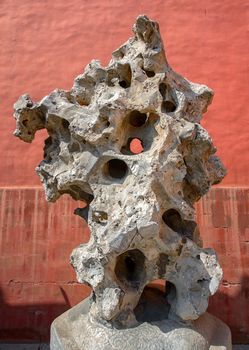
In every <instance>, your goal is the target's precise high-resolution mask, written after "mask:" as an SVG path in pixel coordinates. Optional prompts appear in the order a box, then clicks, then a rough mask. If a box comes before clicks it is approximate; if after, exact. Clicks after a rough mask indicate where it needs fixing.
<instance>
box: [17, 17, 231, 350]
mask: <svg viewBox="0 0 249 350" xmlns="http://www.w3.org/2000/svg"><path fill="white" fill-rule="evenodd" d="M133 31H134V34H135V35H134V37H132V38H131V39H129V40H128V41H127V42H126V43H125V44H124V45H122V46H121V47H120V48H119V49H117V50H116V51H115V52H114V53H113V57H112V60H111V61H110V63H109V65H108V66H107V67H102V66H101V64H100V62H99V61H92V62H91V63H90V64H89V65H88V66H87V67H86V68H85V71H84V73H83V74H81V75H79V76H78V77H77V78H76V79H75V82H74V85H73V87H72V89H71V90H70V91H63V90H55V91H53V92H52V93H51V94H50V95H48V96H46V97H45V98H44V99H42V100H41V101H40V102H38V103H34V102H33V101H32V100H31V99H30V97H29V96H28V95H23V96H21V97H20V99H19V100H18V101H17V103H16V104H15V106H14V107H15V118H16V122H17V127H16V131H15V135H16V136H18V137H19V138H21V139H22V140H23V141H26V142H31V141H32V140H33V138H34V135H35V132H36V131H37V130H39V129H42V128H46V129H47V131H48V134H49V137H48V138H47V140H46V141H45V147H44V160H43V161H42V162H41V163H40V165H39V166H38V167H37V173H38V174H39V176H40V178H41V181H42V183H43V185H44V188H45V192H46V198H47V200H49V201H55V200H57V199H58V198H59V197H60V196H61V195H62V194H65V193H68V194H70V195H71V196H72V198H74V199H75V200H82V201H84V202H86V204H87V207H86V208H84V209H83V208H78V209H76V210H75V213H76V214H78V215H80V216H82V217H83V218H84V219H86V220H88V224H89V227H90V230H91V239H90V241H89V242H88V243H87V244H85V245H80V246H79V247H78V248H76V249H75V250H74V251H73V253H72V255H71V264H72V265H73V267H74V268H75V270H76V274H77V278H78V281H79V282H80V283H86V284H88V285H90V286H91V287H92V288H93V297H92V301H91V307H90V311H89V318H90V319H91V320H92V322H93V323H94V324H99V326H98V327H116V328H129V327H132V326H135V325H138V324H139V321H138V319H137V317H136V314H135V313H134V310H135V308H136V307H137V305H138V304H139V300H140V298H141V294H142V292H143V290H144V288H145V286H146V285H147V284H148V283H150V282H151V281H153V280H155V279H163V280H166V281H167V288H166V297H165V302H166V300H167V302H168V307H169V311H168V312H167V314H165V319H167V320H172V322H175V321H176V320H177V322H178V321H179V320H181V321H191V320H196V319H197V318H198V317H199V316H200V315H202V314H203V313H204V312H205V311H206V309H207V306H208V298H209V296H210V295H212V294H214V293H215V292H216V290H217V289H218V286H219V283H220V281H221V278H222V270H221V268H220V265H219V263H218V261H217V257H216V254H215V252H214V251H213V250H212V249H210V248H205V249H204V248H202V244H201V239H200V236H199V232H198V227H197V224H196V222H195V210H194V203H195V202H196V201H197V200H198V199H199V198H200V197H201V196H203V195H204V194H205V193H206V192H207V191H208V190H209V188H210V187H211V185H212V184H216V183H218V182H220V181H221V179H222V178H223V177H224V175H225V169H224V167H223V165H222V164H221V162H220V161H219V159H218V158H217V157H216V156H215V155H214V153H215V151H216V150H215V148H214V146H213V143H212V140H211V138H210V136H209V135H208V133H207V131H206V130H205V129H204V128H203V127H202V126H201V125H200V120H201V117H202V114H203V113H204V112H205V111H206V110H207V107H208V105H209V104H210V103H211V100H212V97H213V91H212V90H211V89H209V88H208V87H207V86H205V85H199V84H194V83H192V82H190V81H188V80H187V79H185V78H183V77H181V76H179V75H178V74H177V73H175V72H174V71H173V70H172V69H171V67H170V66H169V65H168V63H167V60H166V58H165V52H164V48H163V44H162V41H161V37H160V33H159V27H158V24H157V23H156V22H153V21H151V20H149V19H148V18H147V17H146V16H139V17H138V18H137V20H136V23H135V25H134V28H133ZM134 140H138V141H139V142H140V147H141V149H143V151H142V152H141V153H139V154H137V153H136V152H135V151H134V150H133V147H132V144H133V143H134ZM165 322H166V321H165ZM167 322H168V321H167ZM172 324H173V323H172ZM100 325H102V326H100ZM172 327H173V326H172ZM184 332H185V330H184ZM186 332H188V331H187V330H186ZM184 334H185V333H184ZM154 335H155V334H154ZM88 336H89V335H88ZM183 341H185V340H183ZM186 341H188V340H186ZM191 344H192V343H191ZM103 348H104V347H103ZM159 348H160V349H163V348H164V347H159ZM199 348H203V349H204V348H205V346H204V345H203V346H202V347H201V345H200V346H199V347H198V349H199ZM101 349H102V348H101ZM165 349H166V347H165ZM167 349H168V348H167ZM186 349H187V347H186Z"/></svg>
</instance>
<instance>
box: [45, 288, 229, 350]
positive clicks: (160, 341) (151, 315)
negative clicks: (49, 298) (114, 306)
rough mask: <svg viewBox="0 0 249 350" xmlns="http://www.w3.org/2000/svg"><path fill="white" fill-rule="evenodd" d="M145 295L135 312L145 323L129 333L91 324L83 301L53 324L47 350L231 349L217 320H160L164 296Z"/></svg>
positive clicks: (156, 292)
mask: <svg viewBox="0 0 249 350" xmlns="http://www.w3.org/2000/svg"><path fill="white" fill-rule="evenodd" d="M146 293H147V295H146V296H145V297H144V298H142V301H141V303H140V304H139V305H138V307H137V308H136V316H137V319H140V320H141V319H144V321H143V322H138V324H137V326H135V327H133V328H128V329H115V328H109V327H106V326H104V325H101V324H99V323H95V322H92V321H91V320H90V318H89V314H88V311H89V306H90V298H88V299H86V300H84V301H82V302H81V303H79V304H78V305H76V306H75V307H73V308H71V309H70V310H68V311H67V312H65V313H64V314H62V315H61V316H59V317H58V318H57V319H56V320H55V321H54V322H53V323H52V326H51V342H50V349H51V350H69V349H70V350H147V349H148V350H207V349H209V350H231V349H232V344H231V333H230V330H229V328H228V327H227V325H226V324H224V323H223V322H222V321H220V320H219V319H217V318H216V317H214V316H212V315H211V314H209V313H207V312H206V313H205V314H204V315H202V316H201V317H200V318H199V319H198V320H196V321H193V322H191V323H189V324H187V323H183V322H181V321H176V320H175V321H174V320H171V319H167V318H163V316H164V315H167V313H168V307H167V305H166V306H165V300H164V293H162V292H160V291H159V290H158V289H154V288H153V289H152V288H149V289H147V290H146ZM146 297H147V299H146ZM152 299H153V300H152ZM155 300H156V301H157V302H156V303H155ZM152 301H153V303H152Z"/></svg>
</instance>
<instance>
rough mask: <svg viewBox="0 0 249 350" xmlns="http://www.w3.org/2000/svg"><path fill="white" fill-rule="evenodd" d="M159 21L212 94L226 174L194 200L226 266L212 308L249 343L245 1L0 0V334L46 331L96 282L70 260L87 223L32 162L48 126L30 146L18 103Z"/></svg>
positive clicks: (182, 67) (181, 65)
mask: <svg viewBox="0 0 249 350" xmlns="http://www.w3.org/2000/svg"><path fill="white" fill-rule="evenodd" d="M143 13H144V14H147V15H148V16H150V17H151V18H153V19H155V20H157V21H158V22H159V23H160V27H161V34H162V37H163V39H164V42H165V46H166V51H167V57H168V60H169V62H170V64H171V65H172V67H173V68H174V69H175V70H177V71H178V72H179V73H181V74H182V75H184V76H186V77H187V78H188V79H190V80H192V81H196V82H200V83H204V84H207V85H209V86H210V87H212V88H213V89H214V90H215V98H214V101H213V104H212V105H211V106H210V108H209V111H208V113H206V115H205V116H204V120H203V122H202V124H203V125H204V126H205V128H207V129H208V130H209V132H210V134H211V135H212V137H213V139H214V141H215V144H216V146H217V148H218V154H219V155H220V157H221V158H222V160H223V161H224V163H225V165H226V167H227V168H228V171H229V172H228V175H227V177H226V179H225V180H224V181H223V183H222V184H221V185H219V187H216V188H217V189H216V190H213V191H212V192H211V194H210V195H208V196H207V197H206V198H205V199H203V201H201V202H200V203H199V205H198V209H199V215H198V216H199V221H200V226H201V232H202V234H203V236H204V240H205V243H206V245H210V246H213V247H214V248H216V249H217V251H218V253H219V257H220V260H221V263H222V265H223V268H224V271H225V277H224V282H223V285H222V287H221V290H220V293H219V294H217V296H215V297H214V298H213V300H212V301H211V308H212V310H213V311H215V312H216V314H218V315H219V316H220V317H221V318H223V319H224V320H226V321H227V322H228V323H229V325H230V326H231V327H232V330H233V337H234V341H236V342H244V343H246V342H249V338H248V337H249V335H248V334H249V319H248V298H249V282H248V279H249V271H248V263H249V261H248V241H249V237H248V227H249V223H248V211H249V208H248V207H249V204H248V188H249V171H248V163H249V152H247V150H248V146H249V125H248V124H249V104H248V103H247V96H248V78H249V69H248V31H249V28H248V22H249V2H248V1H245V0H237V1H234V0H223V1H221V0H213V1H209V2H207V1H203V0H167V1H165V0H154V1H148V0H146V1H145V0H144V1H142V0H141V1H139V0H126V1H120V0H115V1H114V0H106V1H103V0H91V1H87V0H69V1H63V0H53V1H49V0H43V1H34V0H22V1H20V0H19V1H18V0H2V1H1V6H0V39H1V47H0V76H1V79H0V111H1V121H2V123H1V131H0V144H1V153H0V186H1V191H0V193H1V215H0V217H1V222H0V225H1V226H0V227H1V242H2V245H1V248H0V249H1V265H0V282H1V286H0V288H1V289H0V303H1V302H2V303H1V304H2V306H1V311H0V315H1V316H0V329H1V332H0V339H14V338H15V339H17V340H18V339H19V340H20V339H22V340H28V339H30V340H31V339H32V340H40V339H42V340H45V339H46V338H47V337H48V331H49V324H50V322H51V320H52V319H53V318H54V317H56V316H57V315H58V314H60V313H61V312H63V311H64V310H65V309H66V308H68V307H69V305H73V304H75V303H77V302H78V301H80V300H81V299H82V298H84V297H85V296H86V294H87V293H88V292H89V290H88V289H86V287H82V286H79V285H78V284H77V283H76V281H75V276H74V271H73V270H72V269H71V268H70V266H69V264H68V257H69V254H70V251H71V250H72V249H73V247H75V246H77V245H78V244H79V243H80V242H82V241H84V240H86V239H87V231H86V230H87V228H86V226H84V225H83V223H82V222H81V221H79V219H78V218H77V217H75V216H74V215H73V214H72V213H73V208H75V207H76V206H77V205H76V203H72V201H71V200H69V199H67V198H65V199H61V200H60V201H59V202H58V203H56V204H54V205H53V204H47V203H45V199H44V195H43V193H42V191H41V190H40V189H39V188H36V187H34V186H40V184H39V179H38V178H37V177H36V175H35V173H34V168H35V166H36V165H37V164H38V163H39V161H40V160H41V159H42V148H43V140H44V138H45V133H44V132H43V131H41V132H39V135H38V136H37V137H36V139H35V141H34V142H33V144H32V145H29V144H24V143H22V142H20V141H19V140H18V139H16V138H14V137H13V136H12V131H13V129H14V125H15V123H14V119H13V118H12V117H11V115H12V105H13V103H14V102H15V100H16V99H17V98H18V97H19V95H21V94H23V93H26V92H29V93H30V95H31V98H32V99H34V100H39V99H41V98H42V97H43V96H44V95H46V94H47V93H49V92H50V91H51V90H53V89H54V88H56V87H59V88H63V89H69V88H70V87H71V85H72V81H73V78H74V77H75V76H76V75H77V74H80V73H81V72H82V70H83V68H84V66H85V65H86V64H87V63H88V62H89V61H90V60H91V59H93V58H98V59H100V60H101V62H102V64H104V65H105V64H107V63H108V61H109V59H110V57H111V52H112V51H113V50H114V49H115V48H117V47H118V46H119V45H121V44H122V43H123V42H124V41H126V40H127V38H128V37H129V36H131V35H132V33H131V30H130V28H131V26H132V24H133V22H134V20H135V17H136V16H137V15H138V14H143Z"/></svg>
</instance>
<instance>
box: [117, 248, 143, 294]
mask: <svg viewBox="0 0 249 350" xmlns="http://www.w3.org/2000/svg"><path fill="white" fill-rule="evenodd" d="M144 264H145V256H144V254H143V253H142V252H141V251H140V250H138V249H133V250H128V251H127V252H125V253H123V254H121V255H119V256H118V257H117V261H116V267H115V274H116V277H117V278H118V280H119V281H121V282H122V283H124V284H125V285H126V286H128V287H132V288H139V285H140V283H141V281H143V279H144V277H145V269H144Z"/></svg>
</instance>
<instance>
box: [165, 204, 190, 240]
mask: <svg viewBox="0 0 249 350" xmlns="http://www.w3.org/2000/svg"><path fill="white" fill-rule="evenodd" d="M162 219H163V221H164V222H165V224H166V225H167V226H169V228H171V230H173V231H175V232H177V233H179V234H180V235H183V236H186V237H188V238H191V239H192V238H193V234H194V231H195V229H196V226H197V225H196V223H195V222H194V221H192V220H183V219H182V218H181V215H180V214H179V212H178V211H177V210H175V209H169V210H166V211H165V212H164V214H163V216H162Z"/></svg>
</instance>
